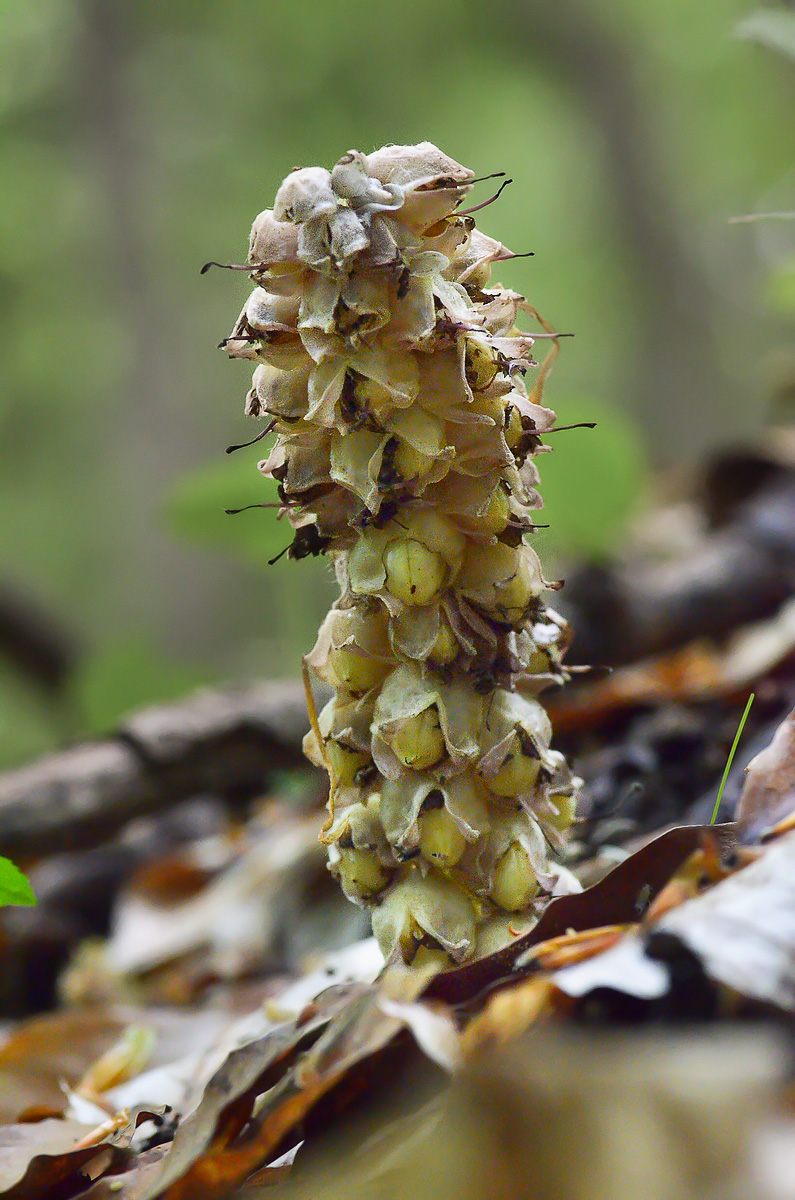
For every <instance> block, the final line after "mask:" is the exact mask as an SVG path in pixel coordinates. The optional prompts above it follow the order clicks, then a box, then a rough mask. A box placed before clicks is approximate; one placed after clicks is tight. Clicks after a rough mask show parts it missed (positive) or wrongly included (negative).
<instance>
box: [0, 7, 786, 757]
mask: <svg viewBox="0 0 795 1200" xmlns="http://www.w3.org/2000/svg"><path fill="white" fill-rule="evenodd" d="M789 17H791V14H789V13H787V12H786V11H785V10H784V9H779V8H776V7H772V8H767V9H763V10H757V9H755V8H754V7H753V5H752V3H748V2H743V0H700V3H699V4H695V5H694V4H692V3H691V2H687V3H685V0H555V3H550V2H546V3H543V2H541V0H520V2H515V3H514V2H511V0H507V2H504V3H501V4H499V5H496V6H489V7H486V6H484V5H482V4H475V3H470V2H468V0H436V3H434V4H428V3H425V2H423V0H403V3H402V4H401V5H399V6H398V5H385V4H378V3H373V0H347V3H346V4H345V5H344V6H343V5H332V4H327V3H322V2H321V0H305V2H303V3H297V4H294V5H276V4H273V3H266V4H263V3H261V2H257V0H224V2H223V3H221V2H220V0H158V3H154V2H153V0H137V3H135V4H130V3H124V2H123V0H2V3H0V178H1V179H2V204H0V211H1V212H2V237H1V238H0V380H2V388H1V389H0V461H2V470H1V471H0V530H1V531H2V532H1V533H0V542H1V544H2V550H3V552H2V561H1V562H0V766H11V765H14V764H16V763H19V762H22V761H24V760H26V759H28V758H30V757H31V756H33V755H35V754H37V753H39V752H41V751H43V750H46V749H47V748H50V747H53V746H56V745H59V744H63V743H64V742H65V741H67V740H70V739H72V738H74V737H78V736H84V735H89V734H92V733H95V732H99V731H101V730H103V729H110V728H112V727H113V725H114V722H116V721H117V719H118V718H119V716H120V715H121V714H122V713H123V712H125V711H127V710H128V709H130V708H131V707H134V706H136V705H139V704H142V703H144V702H148V701H156V700H163V699H169V698H172V697H174V696H177V695H181V694H182V693H184V692H185V691H187V690H189V689H190V688H191V687H193V686H195V685H198V684H202V683H213V682H218V681H224V680H245V679H250V678H257V677H288V676H289V677H295V676H296V675H297V671H298V663H299V656H300V654H301V652H302V651H305V650H307V649H308V648H309V647H310V646H311V644H312V641H313V637H314V631H315V628H316V626H317V624H318V622H319V621H320V619H321V617H322V615H323V613H324V612H325V610H326V608H327V607H328V604H329V603H330V601H331V599H332V598H333V596H334V594H335V586H334V584H333V581H332V579H331V576H330V571H329V569H328V567H327V566H326V565H325V564H324V562H323V561H322V560H320V561H318V560H308V561H304V562H300V563H294V562H288V561H287V560H286V559H283V560H281V561H280V562H279V563H278V564H276V565H275V566H274V567H271V568H269V567H268V566H267V565H266V562H267V559H268V558H269V557H271V556H272V555H273V554H274V553H276V552H277V551H278V550H279V549H281V548H282V546H283V545H286V544H287V542H288V541H289V534H288V532H287V531H286V529H285V528H284V527H282V526H280V525H277V524H276V521H275V517H274V514H273V512H272V511H269V510H253V511H250V512H246V513H243V514H241V515H239V516H237V517H228V516H226V515H225V513H224V511H223V510H224V508H225V507H238V506H241V505H244V504H248V503H256V502H257V501H258V500H260V499H263V498H267V497H264V495H263V488H264V486H265V485H264V483H263V481H262V479H261V478H260V477H259V476H258V474H257V471H256V462H257V460H258V458H260V457H262V454H263V449H262V444H260V445H259V446H255V447H251V448H250V449H247V450H241V451H239V452H238V453H236V454H234V455H231V456H227V455H225V453H224V449H225V447H226V446H227V445H228V444H230V443H235V442H242V441H244V440H246V439H247V437H251V436H253V434H254V433H255V432H256V429H255V428H253V427H252V425H251V424H250V423H249V422H247V421H246V420H245V418H244V417H243V402H244V395H245V392H246V390H247V387H248V379H249V374H250V372H249V370H248V368H247V366H246V364H244V363H241V362H229V361H227V360H226V358H225V357H224V355H223V354H222V353H220V352H219V351H218V350H217V349H215V347H216V345H217V343H218V341H219V340H220V339H221V338H222V337H223V336H224V335H225V334H226V333H227V332H228V331H229V329H230V327H231V325H232V322H233V321H234V319H235V317H236V315H237V313H238V311H239V308H240V306H241V304H242V301H243V298H244V297H245V295H246V294H247V291H248V289H249V286H250V285H249V282H248V280H247V278H246V276H245V275H243V274H235V273H223V272H215V273H210V274H208V275H206V276H204V277H200V275H199V268H200V266H201V265H202V263H203V262H204V261H205V260H207V259H210V258H215V259H221V260H224V261H230V262H234V261H241V260H242V259H243V258H244V256H245V252H246V246H247V236H248V230H249V226H250V223H251V221H252V219H253V217H254V216H255V214H256V213H257V212H258V211H259V210H260V209H262V208H265V207H268V206H269V205H270V203H271V201H272V198H273V195H274V192H275V189H276V187H277V186H278V184H279V182H280V181H281V179H282V178H283V176H284V175H285V174H286V173H287V172H288V171H290V170H291V169H292V168H293V167H295V166H300V165H307V164H311V163H321V164H324V165H326V166H331V165H332V164H333V163H334V161H336V159H337V158H338V157H339V156H340V154H342V153H344V152H345V151H346V150H348V149H349V148H351V147H358V148H361V149H362V150H365V151H368V150H370V149H372V148H374V147H376V146H378V145H381V144H383V143H385V142H414V141H419V140H422V139H426V138H427V139H430V140H432V141H434V142H437V143H438V144H439V145H440V146H441V147H443V148H444V150H445V151H447V152H448V153H449V154H451V155H453V156H454V157H455V158H457V159H458V160H460V161H461V162H463V163H465V164H466V165H468V166H470V167H473V168H475V169H476V171H477V172H478V174H486V173H489V172H492V171H498V170H504V171H506V172H508V173H509V174H510V175H511V176H512V177H513V180H514V183H513V185H512V186H511V187H510V188H508V189H507V190H506V192H505V193H504V195H503V196H502V197H501V199H500V201H499V203H497V204H495V205H494V206H493V207H491V208H489V209H487V210H486V211H485V212H484V213H482V214H481V216H480V219H479V223H480V226H481V228H483V229H484V230H485V231H486V232H488V233H490V234H491V235H493V236H494V237H497V238H499V239H500V240H502V241H504V242H506V243H507V244H508V245H509V246H511V248H512V249H514V250H516V251H518V252H525V251H534V257H532V258H525V259H522V260H520V261H517V262H515V263H512V264H508V265H507V266H506V267H505V268H504V270H502V271H501V273H500V276H499V278H500V280H501V282H503V283H505V284H506V285H509V286H512V287H515V288H518V289H519V290H521V291H522V292H524V293H525V294H526V295H527V296H528V298H529V299H530V301H531V303H532V304H534V305H535V306H536V308H537V309H538V310H539V312H541V313H542V314H543V315H544V316H545V317H546V318H547V319H548V320H550V321H551V322H553V323H554V324H555V326H556V327H557V328H558V329H561V330H565V331H571V332H573V333H575V335H576V336H575V337H574V338H573V339H572V340H569V341H567V342H565V343H564V344H563V353H562V355H561V358H560V361H559V364H558V366H557V367H556V370H555V373H554V375H553V376H552V379H551V381H550V385H549V390H548V393H547V397H548V402H549V403H550V404H551V405H552V406H553V407H554V408H555V409H556V410H557V411H558V414H559V417H560V419H561V421H565V422H567V423H568V422H569V421H580V420H596V421H598V428H597V429H596V430H594V431H593V432H589V431H587V430H580V431H575V432H571V433H567V434H565V435H564V436H565V439H566V440H564V436H562V437H561V439H560V441H559V442H556V443H555V448H556V450H557V453H555V454H553V455H550V456H548V457H547V458H545V459H544V461H543V463H542V467H543V470H544V482H545V494H546V498H547V515H546V516H543V517H541V518H540V519H541V520H544V521H547V520H548V521H549V522H550V523H551V526H552V528H551V530H550V531H549V532H548V533H547V534H545V535H544V540H543V542H542V545H541V553H542V557H543V558H544V560H545V563H546V564H547V565H548V566H549V567H550V572H552V571H554V570H555V569H558V568H559V567H560V566H565V564H566V561H567V560H568V561H572V560H573V561H577V562H582V561H583V560H588V559H590V560H594V561H597V562H598V561H600V560H603V559H604V558H605V557H606V556H608V555H610V553H611V552H612V551H614V550H615V549H616V547H618V546H620V545H621V543H622V539H623V538H624V537H625V535H626V531H627V529H628V528H629V526H630V525H631V522H632V521H633V519H634V518H635V517H636V515H637V513H638V512H639V511H641V510H642V508H643V506H644V504H648V502H649V500H650V498H651V497H652V495H653V494H654V490H655V487H656V483H655V480H656V479H657V478H658V475H657V472H659V470H660V469H661V468H662V469H664V470H665V471H667V472H668V474H667V478H668V480H669V486H670V480H671V479H674V480H675V479H676V478H677V477H678V476H677V472H680V471H682V470H686V468H687V467H688V466H689V465H691V464H693V463H694V462H695V461H697V460H698V458H699V457H700V456H703V455H704V454H706V453H709V452H710V451H712V450H714V449H717V448H719V447H720V448H724V447H726V446H731V445H743V444H747V443H749V442H751V441H752V440H753V439H755V438H756V437H757V436H758V434H759V431H760V429H761V428H762V427H763V426H765V425H766V424H768V423H770V422H777V423H782V422H784V421H786V420H788V419H789V418H790V417H791V409H792V404H793V397H794V396H795V349H793V338H792V334H793V325H794V324H795V222H793V221H792V220H787V219H785V218H784V219H776V218H770V219H767V218H766V219H761V220H749V221H734V220H732V218H736V217H743V216H748V215H754V214H766V213H780V212H783V213H787V212H789V213H791V212H792V210H793V208H795V165H794V160H793V146H795V121H793V112H794V111H795V110H794V106H793V91H794V90H795V67H794V64H793V55H795V46H793V45H791V44H789V43H788V39H789V42H791V41H792V33H791V25H788V24H787V18H789ZM478 198H480V197H478ZM672 472H673V474H672Z"/></svg>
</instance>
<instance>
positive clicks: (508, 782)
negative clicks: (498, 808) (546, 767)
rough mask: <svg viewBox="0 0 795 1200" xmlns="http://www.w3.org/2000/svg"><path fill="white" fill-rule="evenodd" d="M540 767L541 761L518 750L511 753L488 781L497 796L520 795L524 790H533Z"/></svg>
mask: <svg viewBox="0 0 795 1200" xmlns="http://www.w3.org/2000/svg"><path fill="white" fill-rule="evenodd" d="M540 768H541V763H540V762H539V760H538V759H537V758H531V757H529V756H528V755H526V754H521V753H519V752H517V753H516V754H510V755H509V756H508V758H506V760H505V762H504V763H503V764H502V766H501V767H500V769H499V771H498V772H497V773H496V775H492V776H491V777H490V778H489V779H487V781H486V782H487V783H488V785H489V788H490V789H491V791H492V792H494V793H495V795H497V796H518V795H521V794H522V793H523V792H532V790H533V788H534V787H535V784H536V780H537V779H538V772H539V770H540Z"/></svg>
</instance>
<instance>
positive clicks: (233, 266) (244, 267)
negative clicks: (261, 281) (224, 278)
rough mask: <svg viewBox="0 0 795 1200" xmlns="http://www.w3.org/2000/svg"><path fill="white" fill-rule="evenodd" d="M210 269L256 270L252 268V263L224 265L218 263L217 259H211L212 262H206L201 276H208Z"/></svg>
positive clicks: (200, 272)
mask: <svg viewBox="0 0 795 1200" xmlns="http://www.w3.org/2000/svg"><path fill="white" fill-rule="evenodd" d="M210 267H218V268H220V270H222V271H253V270H255V269H256V268H254V267H252V266H251V264H250V263H222V262H216V261H215V259H211V261H210V262H206V263H205V264H204V266H203V267H202V269H201V270H200V271H199V274H200V275H206V274H207V272H208V271H209V269H210Z"/></svg>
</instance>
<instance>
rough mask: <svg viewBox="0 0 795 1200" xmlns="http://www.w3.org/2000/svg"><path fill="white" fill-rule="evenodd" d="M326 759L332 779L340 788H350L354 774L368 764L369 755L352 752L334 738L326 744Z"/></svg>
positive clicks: (357, 751)
mask: <svg viewBox="0 0 795 1200" xmlns="http://www.w3.org/2000/svg"><path fill="white" fill-rule="evenodd" d="M325 748H326V757H327V759H328V761H329V765H330V766H331V769H332V771H333V773H334V778H335V779H336V781H337V783H338V784H339V785H340V786H341V787H352V786H353V784H354V781H355V776H356V772H357V771H358V770H359V769H360V768H361V767H363V766H364V765H365V764H366V763H368V762H370V756H369V754H362V753H361V752H360V751H359V750H353V749H351V747H350V746H346V745H345V744H344V743H343V742H338V741H337V740H336V739H335V738H331V739H329V741H327V742H326V747H325Z"/></svg>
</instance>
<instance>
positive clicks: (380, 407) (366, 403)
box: [353, 376, 395, 421]
mask: <svg viewBox="0 0 795 1200" xmlns="http://www.w3.org/2000/svg"><path fill="white" fill-rule="evenodd" d="M353 394H354V396H355V397H356V401H357V403H358V406H359V408H360V409H361V410H362V411H363V412H367V413H370V415H371V416H372V417H374V418H375V419H376V420H377V421H383V420H385V419H386V417H387V416H388V415H389V414H390V412H392V410H393V409H394V407H395V400H394V397H393V396H392V393H391V392H390V391H388V390H387V389H386V388H385V387H384V386H383V385H382V384H380V383H376V381H375V380H374V379H364V378H363V377H361V376H360V377H359V378H358V379H356V381H355V382H354V384H353Z"/></svg>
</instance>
